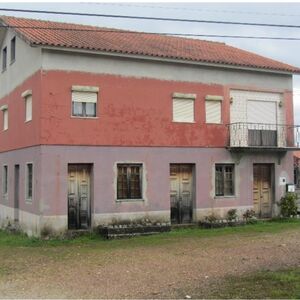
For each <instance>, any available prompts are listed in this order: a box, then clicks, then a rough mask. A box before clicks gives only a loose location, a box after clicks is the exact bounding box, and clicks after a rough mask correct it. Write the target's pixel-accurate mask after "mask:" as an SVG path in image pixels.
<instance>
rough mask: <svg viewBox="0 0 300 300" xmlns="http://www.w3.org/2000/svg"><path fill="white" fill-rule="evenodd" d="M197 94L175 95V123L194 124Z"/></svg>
mask: <svg viewBox="0 0 300 300" xmlns="http://www.w3.org/2000/svg"><path fill="white" fill-rule="evenodd" d="M195 99H196V95H195V94H180V93H174V94H173V121H174V122H187V123H193V122H194V101H195Z"/></svg>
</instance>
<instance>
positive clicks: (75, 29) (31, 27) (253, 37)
mask: <svg viewBox="0 0 300 300" xmlns="http://www.w3.org/2000/svg"><path fill="white" fill-rule="evenodd" d="M0 28H11V29H34V30H54V31H55V30H57V31H60V30H62V31H78V32H102V33H121V34H135V35H136V34H141V35H147V34H155V35H163V36H188V37H212V38H232V39H259V40H284V41H300V37H278V36H274V37H268V36H244V35H218V34H197V33H172V32H161V33H158V32H140V31H128V30H118V29H101V28H99V29H96V28H91V29H89V28H70V27H69V28H66V27H40V26H10V25H0Z"/></svg>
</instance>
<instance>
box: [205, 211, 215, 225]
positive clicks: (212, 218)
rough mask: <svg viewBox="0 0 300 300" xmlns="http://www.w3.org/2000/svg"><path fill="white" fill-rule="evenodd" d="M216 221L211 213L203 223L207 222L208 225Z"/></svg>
mask: <svg viewBox="0 0 300 300" xmlns="http://www.w3.org/2000/svg"><path fill="white" fill-rule="evenodd" d="M217 219H218V218H217V217H216V215H215V214H214V213H212V214H210V215H208V216H206V217H205V221H206V222H209V223H214V222H216V221H217Z"/></svg>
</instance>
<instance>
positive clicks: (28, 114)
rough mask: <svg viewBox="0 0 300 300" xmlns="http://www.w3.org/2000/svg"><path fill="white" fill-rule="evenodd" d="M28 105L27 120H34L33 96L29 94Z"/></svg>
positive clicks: (26, 100)
mask: <svg viewBox="0 0 300 300" xmlns="http://www.w3.org/2000/svg"><path fill="white" fill-rule="evenodd" d="M25 102H26V104H25V106H26V121H30V120H32V96H31V95H29V96H27V97H26V99H25Z"/></svg>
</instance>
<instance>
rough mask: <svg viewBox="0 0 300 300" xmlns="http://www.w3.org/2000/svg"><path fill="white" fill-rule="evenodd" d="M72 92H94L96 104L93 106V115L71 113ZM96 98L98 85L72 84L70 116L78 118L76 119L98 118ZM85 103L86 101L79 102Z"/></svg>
mask: <svg viewBox="0 0 300 300" xmlns="http://www.w3.org/2000/svg"><path fill="white" fill-rule="evenodd" d="M73 92H86V93H95V94H96V102H93V103H95V104H96V107H95V116H76V115H73V102H74V101H73ZM98 98H99V87H96V86H82V85H73V86H72V89H71V118H78V119H98V112H97V111H98V101H99V100H98ZM81 103H87V102H84V101H83V102H81Z"/></svg>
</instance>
